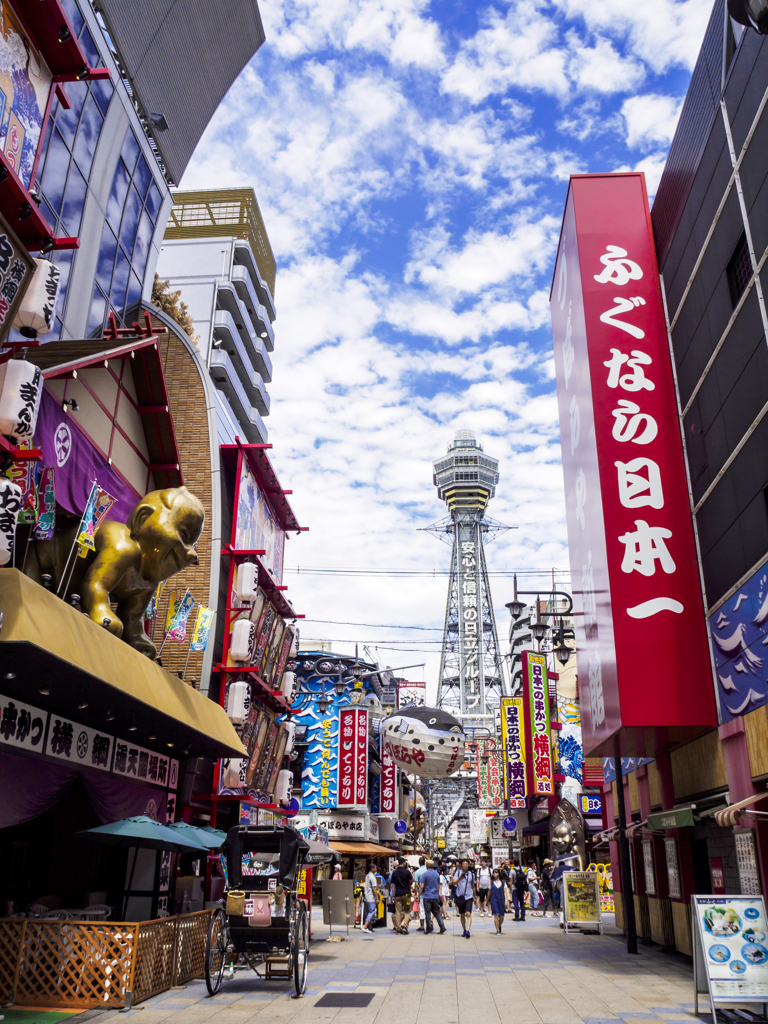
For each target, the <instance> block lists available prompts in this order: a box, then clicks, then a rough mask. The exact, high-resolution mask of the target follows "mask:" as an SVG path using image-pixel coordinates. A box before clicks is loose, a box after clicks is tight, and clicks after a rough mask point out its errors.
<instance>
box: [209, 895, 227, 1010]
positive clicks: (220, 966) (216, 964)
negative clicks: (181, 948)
mask: <svg viewBox="0 0 768 1024" xmlns="http://www.w3.org/2000/svg"><path fill="white" fill-rule="evenodd" d="M227 945H228V929H227V919H226V917H225V915H224V911H223V910H222V909H221V908H220V907H217V908H216V910H214V912H213V913H212V914H211V920H210V922H209V923H208V938H207V939H206V943H205V984H206V986H207V988H208V995H211V996H215V995H216V993H217V992H218V991H219V989H220V988H221V979H222V978H223V977H224V961H225V959H226V954H227Z"/></svg>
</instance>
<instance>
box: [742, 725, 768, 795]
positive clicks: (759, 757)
mask: <svg viewBox="0 0 768 1024" xmlns="http://www.w3.org/2000/svg"><path fill="white" fill-rule="evenodd" d="M744 728H745V730H746V733H747V747H748V749H749V765H750V768H751V770H752V778H754V779H757V778H760V777H761V776H763V775H768V717H766V713H765V708H764V707H760V708H755V710H754V711H750V713H749V714H748V715H744Z"/></svg>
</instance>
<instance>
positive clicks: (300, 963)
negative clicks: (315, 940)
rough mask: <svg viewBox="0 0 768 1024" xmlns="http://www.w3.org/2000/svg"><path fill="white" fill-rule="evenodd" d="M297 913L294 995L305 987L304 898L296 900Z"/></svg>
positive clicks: (306, 935)
mask: <svg viewBox="0 0 768 1024" xmlns="http://www.w3.org/2000/svg"><path fill="white" fill-rule="evenodd" d="M297 902H298V905H299V909H298V913H297V915H296V920H295V921H294V924H293V942H292V945H293V950H292V953H293V984H294V986H295V988H296V995H297V996H301V995H304V989H305V988H306V987H307V965H308V961H309V921H308V918H307V909H306V907H305V905H304V900H298V901H297Z"/></svg>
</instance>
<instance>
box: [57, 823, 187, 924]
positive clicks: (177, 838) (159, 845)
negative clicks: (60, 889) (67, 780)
mask: <svg viewBox="0 0 768 1024" xmlns="http://www.w3.org/2000/svg"><path fill="white" fill-rule="evenodd" d="M75 835H76V836H80V837H81V838H82V839H91V840H93V841H94V842H97V843H105V844H106V845H107V846H127V847H131V846H132V847H134V848H135V850H136V852H135V853H134V855H133V864H132V865H131V876H130V878H129V879H128V888H127V889H126V891H125V899H124V900H123V919H125V912H126V907H127V903H128V893H130V891H131V886H132V885H133V873H134V871H135V870H136V859H137V858H138V856H139V850H140V849H142V850H170V851H171V852H172V853H200V852H201V850H204V849H206V847H204V846H203V844H202V843H201V842H199V841H198V840H193V839H192V838H191V837H190V838H187V836H186V835H182V834H181V833H180V832H179V831H174V830H173V829H172V828H169V827H168V826H167V825H161V824H160V822H159V821H155V820H154V819H153V818H148V817H147V816H146V815H144V814H139V815H137V816H136V817H135V818H123V819H122V820H121V821H113V822H111V824H109V825H97V826H96V828H89V829H86V830H85V831H84V832H75Z"/></svg>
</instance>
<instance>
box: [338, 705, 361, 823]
mask: <svg viewBox="0 0 768 1024" xmlns="http://www.w3.org/2000/svg"><path fill="white" fill-rule="evenodd" d="M356 710H357V709H356V708H353V707H348V708H340V709H339V796H338V801H339V803H338V806H339V807H354V806H355V803H356V802H357V801H356V791H357V778H356V771H355V765H356V753H357V749H356V748H357V719H356V715H355V711H356Z"/></svg>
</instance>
